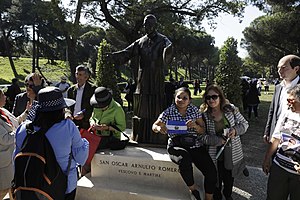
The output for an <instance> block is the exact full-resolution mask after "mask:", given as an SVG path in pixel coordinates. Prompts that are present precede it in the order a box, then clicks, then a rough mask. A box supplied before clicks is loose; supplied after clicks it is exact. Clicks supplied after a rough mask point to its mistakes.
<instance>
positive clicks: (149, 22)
mask: <svg viewBox="0 0 300 200" xmlns="http://www.w3.org/2000/svg"><path fill="white" fill-rule="evenodd" d="M156 25H157V20H156V17H155V16H154V15H152V14H149V15H146V17H145V18H144V27H145V31H146V33H147V34H148V35H149V34H152V33H154V32H155V31H156Z"/></svg>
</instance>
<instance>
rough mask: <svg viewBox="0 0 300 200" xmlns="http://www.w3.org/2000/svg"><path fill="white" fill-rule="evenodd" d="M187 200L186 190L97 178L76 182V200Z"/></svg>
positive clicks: (84, 178)
mask: <svg viewBox="0 0 300 200" xmlns="http://www.w3.org/2000/svg"><path fill="white" fill-rule="evenodd" d="M98 199H101V200H168V199H174V200H189V199H191V197H190V194H189V191H188V188H187V187H183V188H182V189H181V190H180V191H178V190H164V188H157V187H153V186H149V185H143V184H139V183H134V182H126V180H124V181H123V182H115V181H107V180H104V181H101V180H100V179H99V178H93V177H82V178H81V179H80V180H79V181H78V187H77V194H76V200H98Z"/></svg>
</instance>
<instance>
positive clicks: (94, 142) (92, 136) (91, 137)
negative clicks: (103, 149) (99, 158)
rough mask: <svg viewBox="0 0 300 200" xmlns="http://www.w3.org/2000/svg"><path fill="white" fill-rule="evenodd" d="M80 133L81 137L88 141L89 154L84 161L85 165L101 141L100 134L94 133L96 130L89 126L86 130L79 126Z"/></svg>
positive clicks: (90, 159) (88, 162)
mask: <svg viewBox="0 0 300 200" xmlns="http://www.w3.org/2000/svg"><path fill="white" fill-rule="evenodd" d="M80 135H81V137H82V138H85V139H86V140H87V141H88V142H89V156H88V158H87V160H86V162H85V165H87V164H88V165H89V164H90V163H91V161H92V159H93V157H94V155H95V153H96V151H97V148H98V146H99V143H100V141H101V136H98V135H97V134H96V131H93V130H92V129H91V127H90V128H89V129H88V130H86V129H83V128H81V129H80Z"/></svg>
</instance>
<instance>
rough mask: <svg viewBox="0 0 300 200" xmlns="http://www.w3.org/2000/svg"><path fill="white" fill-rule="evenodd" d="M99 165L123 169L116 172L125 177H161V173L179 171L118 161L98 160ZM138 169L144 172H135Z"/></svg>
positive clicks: (174, 168) (171, 168)
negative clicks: (125, 175)
mask: <svg viewBox="0 0 300 200" xmlns="http://www.w3.org/2000/svg"><path fill="white" fill-rule="evenodd" d="M98 164H99V165H110V166H112V167H124V169H119V170H118V172H119V173H121V174H127V175H139V176H150V177H158V178H159V177H161V172H174V173H178V172H179V169H178V168H176V167H165V166H156V165H148V164H137V163H127V162H120V161H111V162H110V161H108V160H99V161H98ZM138 169H141V170H146V171H137V170H138Z"/></svg>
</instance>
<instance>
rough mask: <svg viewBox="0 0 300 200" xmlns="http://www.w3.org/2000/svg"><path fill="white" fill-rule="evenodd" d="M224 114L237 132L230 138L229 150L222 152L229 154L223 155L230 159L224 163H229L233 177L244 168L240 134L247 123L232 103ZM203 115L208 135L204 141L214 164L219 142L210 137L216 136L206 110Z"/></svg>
mask: <svg viewBox="0 0 300 200" xmlns="http://www.w3.org/2000/svg"><path fill="white" fill-rule="evenodd" d="M224 115H225V117H226V119H227V120H228V122H229V124H230V127H232V128H234V129H235V130H236V134H237V135H236V137H235V138H233V139H231V141H230V144H231V149H229V151H227V152H224V153H225V154H226V153H229V154H230V155H228V156H225V159H226V158H227V159H230V160H225V161H224V163H230V165H231V167H232V176H233V177H235V176H237V175H238V174H239V173H241V172H242V171H243V170H244V168H245V162H244V155H243V151H242V144H241V139H240V135H243V134H244V133H245V132H246V131H247V129H248V127H249V124H248V122H247V121H246V119H245V118H244V117H243V115H242V114H241V113H240V112H239V110H238V108H237V107H235V106H233V105H231V109H228V110H226V111H225V112H224ZM203 117H204V121H205V125H206V135H207V136H208V137H207V140H206V141H205V143H206V144H208V145H209V146H208V152H209V155H210V157H211V158H212V160H213V162H214V163H215V164H216V154H217V145H219V144H220V143H219V141H217V140H215V139H214V140H212V138H216V131H215V122H214V120H213V119H211V118H210V117H209V116H208V113H207V112H204V113H203ZM225 167H226V166H225Z"/></svg>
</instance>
